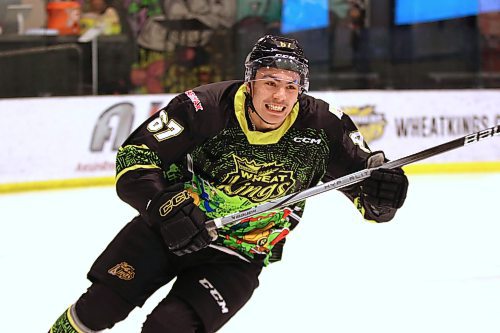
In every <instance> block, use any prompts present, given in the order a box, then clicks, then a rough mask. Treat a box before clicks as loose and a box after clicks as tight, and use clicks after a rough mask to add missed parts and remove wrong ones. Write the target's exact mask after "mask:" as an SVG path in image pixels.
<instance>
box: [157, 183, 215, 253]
mask: <svg viewBox="0 0 500 333" xmlns="http://www.w3.org/2000/svg"><path fill="white" fill-rule="evenodd" d="M147 213H148V223H150V225H152V226H153V227H158V228H159V230H160V232H161V235H162V237H163V239H164V241H165V243H166V244H167V246H168V248H169V250H171V251H172V252H173V253H175V254H177V255H179V256H180V255H183V254H187V253H191V252H194V251H198V250H201V249H202V248H204V247H206V246H208V245H209V244H210V242H211V241H212V237H210V235H209V233H208V230H207V229H206V227H205V221H206V220H207V219H208V218H207V216H206V215H205V213H203V211H201V210H200V209H199V208H198V207H197V206H196V205H195V204H194V200H193V198H192V197H191V196H190V195H189V192H188V191H186V190H184V185H183V184H176V185H172V186H170V187H168V188H166V189H165V191H163V192H161V193H159V194H157V195H156V196H155V197H154V198H153V199H152V200H151V202H150V203H149V205H148V208H147Z"/></svg>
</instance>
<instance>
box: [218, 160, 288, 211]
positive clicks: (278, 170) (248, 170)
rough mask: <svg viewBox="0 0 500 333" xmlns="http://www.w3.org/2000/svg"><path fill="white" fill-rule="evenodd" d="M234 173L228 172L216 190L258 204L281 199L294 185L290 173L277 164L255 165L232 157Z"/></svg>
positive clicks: (255, 163) (252, 162) (253, 162)
mask: <svg viewBox="0 0 500 333" xmlns="http://www.w3.org/2000/svg"><path fill="white" fill-rule="evenodd" d="M233 158H234V164H235V168H236V170H235V171H232V172H229V173H228V174H227V175H226V177H225V178H224V179H223V180H222V185H220V186H218V188H219V189H220V190H222V191H224V192H225V193H227V194H228V195H231V196H234V195H238V196H241V197H245V198H248V199H249V200H250V201H252V202H255V203H258V202H265V201H269V200H272V199H274V198H277V197H281V196H283V195H285V194H287V192H289V190H290V189H291V188H293V185H294V184H295V179H294V178H293V172H292V171H284V170H283V169H282V166H283V164H279V163H277V162H272V163H257V162H255V161H253V160H251V161H250V160H247V159H246V158H244V157H238V156H236V155H233Z"/></svg>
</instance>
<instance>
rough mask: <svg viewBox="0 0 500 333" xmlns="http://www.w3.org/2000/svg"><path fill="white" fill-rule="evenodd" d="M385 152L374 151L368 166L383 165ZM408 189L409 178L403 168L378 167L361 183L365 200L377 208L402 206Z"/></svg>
mask: <svg viewBox="0 0 500 333" xmlns="http://www.w3.org/2000/svg"><path fill="white" fill-rule="evenodd" d="M384 160H385V157H384V155H383V153H381V152H377V153H374V154H373V155H372V156H370V158H369V159H368V161H367V167H368V168H373V167H376V166H379V165H382V163H383V162H384ZM407 191H408V178H407V177H406V176H405V174H404V171H403V169H401V168H395V169H377V170H374V171H373V172H372V174H371V175H370V177H369V178H367V179H365V180H364V181H363V182H362V183H361V192H362V196H363V202H364V203H366V204H369V205H371V206H374V207H377V208H386V207H387V208H401V206H403V203H404V201H405V199H406V193H407Z"/></svg>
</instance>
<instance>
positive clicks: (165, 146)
mask: <svg viewBox="0 0 500 333" xmlns="http://www.w3.org/2000/svg"><path fill="white" fill-rule="evenodd" d="M195 112H196V110H194V109H193V107H192V103H191V102H190V101H189V100H187V99H186V97H183V96H182V95H180V97H177V98H176V99H174V100H173V101H172V102H171V103H170V104H169V105H168V106H167V107H166V108H165V109H162V110H160V111H159V112H158V113H157V114H156V115H155V116H153V117H151V118H150V119H148V120H147V121H146V122H145V123H144V124H142V125H141V126H140V127H139V128H138V129H137V130H136V131H135V132H134V133H132V135H131V136H130V137H129V138H128V139H127V140H126V141H125V143H124V145H123V146H122V147H121V148H120V150H119V151H118V154H117V163H116V165H117V180H116V189H117V193H118V196H119V197H120V198H121V199H122V200H124V201H125V202H127V203H128V204H130V205H131V206H132V207H134V208H135V209H137V210H138V211H139V212H140V214H141V216H142V217H143V219H144V220H145V222H146V223H148V224H149V225H150V226H151V227H152V228H153V229H155V230H158V232H159V233H160V234H161V236H162V238H163V239H164V241H165V243H166V245H167V246H168V248H169V249H170V250H171V251H172V252H174V253H176V254H178V255H182V254H185V253H190V252H193V251H197V250H199V249H202V248H204V247H206V246H207V245H208V244H209V243H210V242H211V240H212V238H211V236H210V235H209V234H208V231H207V229H206V227H205V225H206V224H205V221H206V220H207V219H208V218H207V217H206V216H205V214H204V213H203V212H202V211H201V210H200V209H199V208H198V207H197V206H196V205H195V204H194V201H193V199H192V198H191V197H190V195H189V193H188V192H187V191H186V190H185V189H184V181H185V180H186V179H183V178H182V177H181V178H180V179H179V178H174V179H168V178H167V174H168V172H167V171H168V168H169V166H170V165H172V163H175V162H176V161H180V160H182V159H185V156H186V154H187V153H189V152H190V151H191V150H192V149H193V147H194V146H195V145H196V144H197V143H198V140H200V136H199V135H198V136H196V135H193V134H192V133H193V132H195V131H196V129H195V126H194V121H195Z"/></svg>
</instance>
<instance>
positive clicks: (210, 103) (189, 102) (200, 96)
mask: <svg viewBox="0 0 500 333" xmlns="http://www.w3.org/2000/svg"><path fill="white" fill-rule="evenodd" d="M241 84H242V81H236V80H234V81H221V82H216V83H208V84H205V85H202V86H198V87H195V88H192V89H189V90H186V91H184V92H183V93H180V94H178V95H177V96H175V97H174V98H173V99H172V100H171V102H170V103H169V105H168V106H167V108H168V109H170V110H173V109H187V110H191V111H193V112H194V113H195V114H200V115H202V114H205V113H213V112H219V111H221V110H223V109H225V107H226V106H231V105H232V104H233V99H234V95H235V94H236V91H237V90H238V88H239V87H240V85H241ZM201 111H203V112H201Z"/></svg>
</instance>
